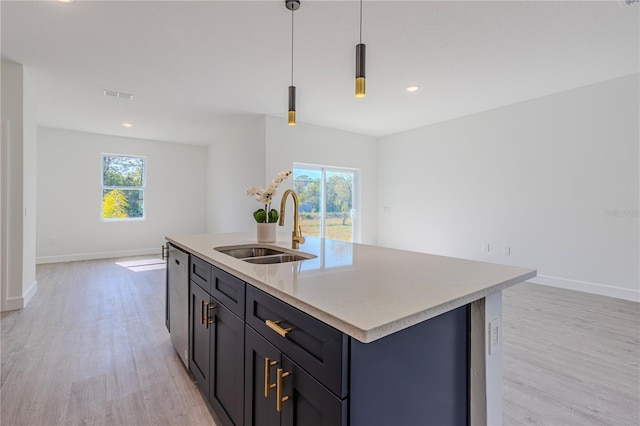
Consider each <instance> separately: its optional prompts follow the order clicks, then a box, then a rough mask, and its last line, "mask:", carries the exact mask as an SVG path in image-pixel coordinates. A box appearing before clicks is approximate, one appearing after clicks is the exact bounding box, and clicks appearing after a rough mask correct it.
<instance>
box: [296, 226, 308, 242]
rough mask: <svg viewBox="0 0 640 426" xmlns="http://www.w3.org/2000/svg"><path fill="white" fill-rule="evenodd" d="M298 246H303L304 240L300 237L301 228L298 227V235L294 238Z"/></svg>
mask: <svg viewBox="0 0 640 426" xmlns="http://www.w3.org/2000/svg"><path fill="white" fill-rule="evenodd" d="M296 241H297V242H298V244H304V242H305V241H306V239H305V238H304V237H303V236H302V226H298V235H297V236H296Z"/></svg>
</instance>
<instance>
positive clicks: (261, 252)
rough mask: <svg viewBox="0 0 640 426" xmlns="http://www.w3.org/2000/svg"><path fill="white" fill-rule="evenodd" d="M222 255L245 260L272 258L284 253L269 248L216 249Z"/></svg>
mask: <svg viewBox="0 0 640 426" xmlns="http://www.w3.org/2000/svg"><path fill="white" fill-rule="evenodd" d="M216 250H217V251H219V252H220V253H224V254H228V255H229V256H232V257H235V258H236V259H245V258H247V257H261V256H270V255H272V254H283V253H284V252H283V251H280V250H274V249H272V248H267V247H238V248H224V249H221V248H216Z"/></svg>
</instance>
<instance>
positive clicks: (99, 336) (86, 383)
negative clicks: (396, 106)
mask: <svg viewBox="0 0 640 426" xmlns="http://www.w3.org/2000/svg"><path fill="white" fill-rule="evenodd" d="M140 259H144V257H138V258H135V260H140ZM122 260H124V259H109V260H98V261H86V262H73V263H65V264H52V265H40V266H38V269H37V279H38V292H37V293H36V295H35V296H34V298H33V300H32V301H31V303H30V304H29V305H28V306H27V308H26V309H24V310H22V311H14V312H9V313H3V314H2V317H1V318H2V320H1V326H2V328H1V336H0V351H1V365H0V412H1V413H0V423H1V424H2V425H3V426H8V425H33V426H35V425H43V426H44V425H47V426H49V425H80V424H96V425H101V424H104V425H181V426H182V425H215V423H214V421H213V419H212V417H211V414H210V412H209V410H208V408H207V406H206V404H205V402H204V401H203V399H202V397H201V395H200V393H199V392H198V390H197V388H196V385H195V383H194V382H193V381H192V379H191V378H190V376H189V375H188V374H187V372H186V370H185V369H184V367H183V366H182V363H181V361H180V359H179V358H178V356H177V355H176V354H175V352H174V351H173V348H172V346H171V343H170V341H169V337H168V334H167V332H166V329H165V328H164V273H165V271H164V270H152V271H146V272H133V271H131V270H129V269H126V268H124V267H121V266H118V265H117V264H116V263H115V262H120V261H122ZM126 260H131V259H126ZM639 306H640V305H638V304H637V303H632V302H624V301H619V300H615V299H609V298H603V297H597V296H590V295H584V294H581V293H576V292H571V291H566V290H558V289H554V288H549V287H542V286H535V285H532V284H522V285H519V286H516V287H514V288H511V289H509V290H507V291H505V292H504V308H503V309H504V314H503V323H504V353H503V355H504V380H503V394H504V398H503V399H504V402H503V421H504V424H505V425H521V424H534V425H559V426H569V425H613V426H621V425H638V424H639V423H640V419H639V415H638V413H639V411H640V406H639V405H640V402H639V386H640V381H639V369H638V358H639V356H640V343H639V325H638V324H639V321H640V308H639ZM301 426H303V425H301ZM390 426H394V425H390Z"/></svg>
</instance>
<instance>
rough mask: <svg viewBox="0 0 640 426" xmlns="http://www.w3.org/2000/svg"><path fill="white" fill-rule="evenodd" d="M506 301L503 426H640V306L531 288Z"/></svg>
mask: <svg viewBox="0 0 640 426" xmlns="http://www.w3.org/2000/svg"><path fill="white" fill-rule="evenodd" d="M502 300H503V324H504V326H503V332H504V335H503V343H504V352H503V356H504V358H503V380H502V396H503V397H502V399H503V409H502V418H503V423H504V424H505V425H522V424H528V425H612V426H623V425H635V426H637V425H639V424H640V377H639V376H640V369H639V367H638V360H639V359H640V341H639V337H640V325H639V324H640V304H638V303H635V302H629V301H624V300H619V299H613V298H608V297H601V296H594V295H590V294H585V293H580V292H575V291H569V290H560V289H556V288H552V287H545V286H540V285H535V284H528V283H525V284H521V285H517V286H515V287H512V288H510V289H508V290H506V291H505V292H504V293H503V298H502Z"/></svg>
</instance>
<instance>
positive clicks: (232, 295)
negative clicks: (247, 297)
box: [210, 266, 245, 319]
mask: <svg viewBox="0 0 640 426" xmlns="http://www.w3.org/2000/svg"><path fill="white" fill-rule="evenodd" d="M211 273H212V276H211V287H210V289H211V291H210V293H211V295H212V296H213V297H215V298H216V299H218V301H220V302H221V303H222V304H223V305H224V306H226V307H227V308H229V310H230V311H231V312H233V313H234V314H236V315H237V316H239V317H240V318H241V319H244V294H245V283H244V281H242V280H241V279H239V278H237V277H234V276H233V275H231V274H228V273H227V272H225V271H223V270H222V269H220V268H216V267H215V266H212V267H211Z"/></svg>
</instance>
